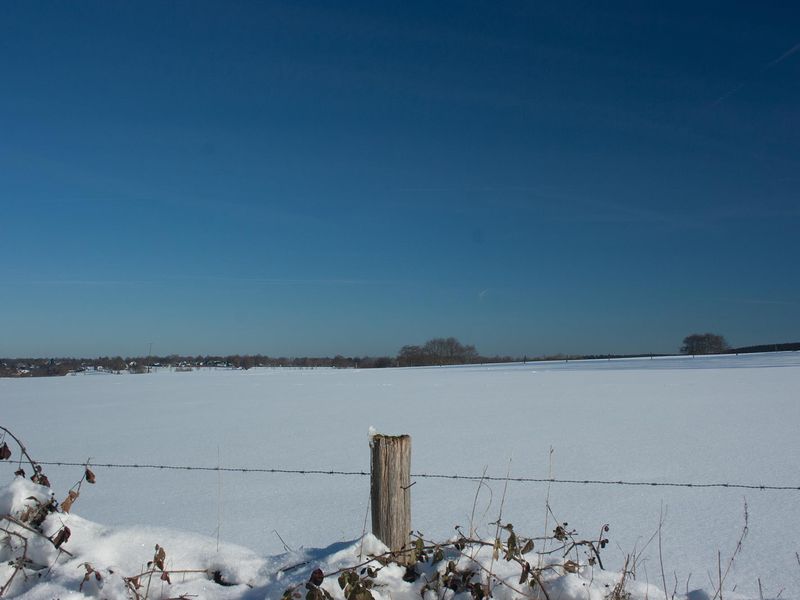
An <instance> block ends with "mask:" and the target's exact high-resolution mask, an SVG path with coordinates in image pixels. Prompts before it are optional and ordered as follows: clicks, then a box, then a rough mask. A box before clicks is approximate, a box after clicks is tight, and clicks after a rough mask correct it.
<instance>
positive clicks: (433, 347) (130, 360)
mask: <svg viewBox="0 0 800 600" xmlns="http://www.w3.org/2000/svg"><path fill="white" fill-rule="evenodd" d="M798 350H800V342H797V343H783V344H762V345H758V346H746V347H742V348H731V347H730V346H729V344H728V343H727V341H726V340H725V338H724V337H723V336H721V335H718V334H714V333H693V334H691V335H688V336H686V337H685V338H684V339H683V343H682V345H681V348H680V352H681V354H687V355H692V356H696V355H704V354H721V353H726V352H730V353H736V354H740V353H742V354H743V353H751V352H777V351H784V352H785V351H798ZM643 356H644V357H647V356H650V357H653V356H664V355H663V354H651V353H648V354H602V355H599V354H583V355H565V354H554V355H546V356H536V357H530V358H529V357H527V356H522V357H520V356H508V355H506V356H499V355H495V356H483V355H481V354H480V353H479V352H478V351H477V349H476V348H475V346H473V345H470V344H462V343H461V342H460V341H459V340H458V339H456V338H454V337H448V338H433V339H430V340H428V341H427V342H425V343H424V344H422V345H407V346H403V347H402V348H400V351H399V352H398V353H397V355H396V356H360V357H359V356H343V355H340V354H337V355H336V356H333V357H329V356H325V357H309V356H303V357H286V356H280V357H273V356H266V355H262V354H232V355H195V356H192V355H178V354H170V355H167V356H137V357H127V358H123V357H121V356H112V357H110V356H101V357H98V358H1V359H0V377H49V376H62V375H68V374H70V373H81V372H85V371H87V370H101V371H107V372H111V373H122V372H129V373H147V372H149V371H150V370H151V369H152V368H160V367H169V368H174V369H178V370H180V369H186V370H189V369H194V368H203V367H216V368H227V369H242V370H248V369H251V368H254V367H294V368H320V367H328V368H330V367H332V368H339V369H350V368H361V369H381V368H388V367H421V366H444V365H465V364H487V363H509V362H526V361H528V360H531V361H556V360H579V359H584V360H585V359H600V358H603V359H605V358H633V357H643Z"/></svg>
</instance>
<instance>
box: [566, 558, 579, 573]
mask: <svg viewBox="0 0 800 600" xmlns="http://www.w3.org/2000/svg"><path fill="white" fill-rule="evenodd" d="M579 568H580V565H578V563H576V562H575V561H572V560H568V561H567V562H565V563H564V570H565V571H566V572H567V573H577V572H578V569H579Z"/></svg>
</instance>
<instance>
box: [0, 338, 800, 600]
mask: <svg viewBox="0 0 800 600" xmlns="http://www.w3.org/2000/svg"><path fill="white" fill-rule="evenodd" d="M798 390H800V353H779V354H770V355H747V356H744V355H743V356H729V357H713V358H695V359H692V358H665V359H655V360H649V359H644V360H615V361H584V362H569V363H529V364H527V365H500V366H485V367H457V368H417V369H384V370H279V369H274V370H270V369H263V370H262V369H255V370H251V371H247V372H242V371H228V370H201V371H194V372H190V373H176V372H170V371H166V370H164V371H161V372H158V373H154V374H150V375H136V376H134V375H120V376H113V375H78V376H70V377H65V378H47V379H0V425H4V426H6V427H8V428H10V429H11V430H12V431H14V432H15V433H17V434H18V435H20V436H21V437H22V438H23V439H24V441H25V442H26V443H27V445H28V448H29V450H30V452H31V454H32V455H33V456H34V457H35V458H37V459H38V460H41V461H68V462H72V461H75V462H80V461H85V460H86V459H87V458H89V457H91V458H92V460H93V461H94V462H95V463H106V462H111V463H140V464H143V463H156V464H176V465H196V466H215V465H217V464H220V465H222V466H223V467H266V468H281V469H333V470H347V471H352V470H357V471H358V470H365V471H367V470H368V469H369V453H368V442H367V431H368V428H369V427H370V426H374V427H375V428H377V429H378V430H379V431H381V432H384V433H409V434H411V436H412V438H413V447H414V451H413V459H412V461H413V465H412V471H413V472H415V473H442V474H477V475H480V474H481V473H482V472H483V470H484V468H486V469H487V474H489V475H494V476H503V475H505V474H506V471H507V470H509V469H510V472H511V476H512V477H514V476H517V477H546V476H547V475H548V472H549V469H550V468H552V475H553V476H554V477H556V478H564V479H609V480H634V481H635V480H642V481H662V482H669V481H679V482H683V481H686V482H696V483H702V482H730V483H755V484H767V485H769V484H782V485H793V486H797V485H800V469H799V468H798V466H799V465H798V461H799V459H800V434H799V433H798V431H799V430H800V428H798V424H800V403H799V402H798V399H799V396H800V395H799V394H798ZM551 448H552V458H551V454H550V449H551ZM15 467H16V463H15V464H14V465H10V466H5V467H3V468H0V478H2V479H0V483H5V482H6V481H9V482H10V481H11V479H12V473H13V471H14V468H15ZM95 471H96V473H97V478H98V482H97V484H96V485H95V486H92V487H90V488H86V487H84V489H83V490H82V493H81V497H80V499H79V500H78V501H77V502H76V504H75V508H74V509H73V512H75V513H77V514H79V515H80V516H82V517H85V518H87V519H91V520H92V521H94V522H97V523H102V524H103V525H107V526H125V527H128V528H127V529H123V530H119V531H125V532H128V533H126V534H125V535H123V536H122V537H126V539H130V540H131V543H132V544H136V545H138V546H140V547H142V548H144V547H147V552H151V551H152V548H151V547H150V546H151V545H152V544H155V543H161V544H163V545H164V546H166V547H167V549H168V550H169V548H170V542H169V540H165V539H152V540H150V541H146V540H145V538H147V537H148V534H149V533H152V535H153V536H155V535H164V534H163V532H159V533H158V534H156V530H154V529H152V528H153V527H170V528H176V529H181V530H185V531H188V532H193V533H199V534H204V535H208V536H211V537H212V538H214V540H215V539H216V534H217V528H218V525H219V526H220V537H221V539H222V540H223V541H225V542H230V543H235V544H240V545H242V546H245V547H247V548H250V549H252V550H253V551H254V552H255V553H256V554H255V555H254V556H258V555H260V556H262V557H265V558H266V557H268V556H270V555H275V554H278V553H283V552H284V545H283V542H281V540H280V539H279V537H278V534H279V535H280V537H281V538H283V540H284V541H285V543H286V544H287V545H288V546H289V547H291V548H292V549H294V550H298V549H299V548H300V547H301V546H302V547H306V548H311V547H326V546H329V545H331V544H334V543H337V542H347V541H352V540H354V539H356V538H358V537H359V536H360V535H361V532H362V529H363V525H364V520H365V514H366V510H367V505H368V495H369V485H368V484H369V481H368V478H366V477H359V476H326V475H313V476H311V475H294V474H261V473H249V474H245V473H224V474H222V476H221V477H220V476H218V474H217V473H215V472H197V471H191V472H182V471H160V470H150V469H135V470H129V469H114V470H111V469H104V468H100V467H98V468H96V469H95ZM81 472H82V471H81V469H79V468H77V467H47V468H46V473H47V475H48V476H49V478H50V481H51V482H52V484H53V488H54V489H55V490H57V495H62V492H61V490H63V491H64V492H65V491H66V489H67V488H69V486H70V485H72V484H73V483H74V482H75V481H76V480H77V479H78V478H79V477H80V475H81ZM415 481H416V483H415V485H414V487H413V488H412V497H413V523H414V527H415V528H416V529H418V530H420V531H422V532H423V533H424V534H425V536H426V537H427V538H434V539H442V540H444V539H446V538H448V537H450V536H451V535H452V534H453V533H454V530H453V527H454V526H455V525H457V524H460V525H463V526H466V528H467V529H468V528H469V520H470V514H471V512H472V507H473V501H474V499H475V491H476V487H477V486H476V484H475V482H471V481H453V480H438V479H427V478H418V479H416V480H415ZM491 488H492V491H493V493H492V494H491V495H490V494H489V493H488V492H487V491H483V492H482V493H481V494H480V496H479V498H478V508H477V511H476V516H475V521H476V524H477V525H478V532H479V533H481V534H483V535H485V536H490V535H492V534H493V533H494V531H493V529H492V528H490V527H489V526H488V523H489V522H491V521H494V520H496V519H497V515H498V510H499V504H500V497H501V495H502V491H503V485H502V483H498V482H494V483H493V484H492V485H491ZM547 493H548V486H547V485H545V484H538V483H515V482H512V483H511V484H509V486H508V492H507V497H506V501H505V506H504V508H503V519H504V520H507V521H510V522H512V523H514V525H515V529H516V530H517V531H519V532H520V533H523V534H529V535H541V534H542V533H543V530H544V521H545V498H546V495H547ZM745 501H746V502H747V506H748V513H749V522H748V525H749V534H748V536H747V537H746V539H745V541H744V546H743V549H742V552H741V553H740V555H739V556H738V557H737V560H736V562H735V564H734V567H733V569H732V571H731V574H730V575H729V576H728V580H727V583H726V586H725V587H726V590H730V589H732V588H734V586H735V588H736V592H739V593H742V594H744V595H745V596H749V597H752V598H757V597H758V583H757V581H758V579H759V578H760V580H761V583H762V586H763V594H764V597H766V598H776V597H779V596H780V597H781V598H787V597H788V598H798V597H800V559H798V558H797V555H796V553H797V552H798V551H800V536H799V535H798V534H800V492H798V491H757V490H738V489H687V488H668V487H622V486H592V485H575V484H553V485H552V486H551V488H550V504H551V506H552V507H553V510H554V512H555V514H556V516H557V517H558V518H559V520H561V521H567V522H569V525H570V527H574V528H576V529H577V530H578V531H579V533H580V534H582V535H586V536H587V537H594V536H596V533H597V531H599V529H600V526H601V525H602V524H604V523H609V524H610V527H611V530H610V532H609V537H610V539H611V544H610V545H609V546H608V547H607V548H606V550H605V563H606V566H607V567H609V568H613V569H620V568H621V567H622V564H623V561H624V557H625V555H626V554H627V553H630V552H632V551H634V549H636V548H641V547H642V546H643V545H644V544H645V543H646V542H647V540H648V539H649V538H650V537H651V535H652V534H653V533H654V532H655V531H656V529H657V527H658V524H659V515H660V514H661V513H662V512H663V514H664V515H665V517H664V524H663V528H662V549H663V562H664V567H665V570H666V572H667V583H668V587H669V588H670V591H671V590H672V587H673V586H674V585H675V578H677V590H678V592H679V593H685V592H686V590H687V588H688V589H689V590H691V589H695V588H705V589H707V590H712V589H713V588H714V585H713V584H712V583H711V582H710V581H709V577H710V576H711V577H713V578H714V579H716V570H717V559H718V552H721V555H722V560H723V563H724V561H725V560H726V558H727V557H728V556H730V555H731V553H732V552H733V551H734V548H735V545H736V542H737V540H738V539H739V536H740V534H741V531H742V527H743V525H744V503H745ZM70 518H72V517H70ZM138 524H146V525H147V527H134V528H130V526H136V525H138ZM551 528H552V523H551ZM134 532H136V533H134ZM190 539H199V538H196V536H195V537H191V536H190ZM79 543H80V542H77V541H75V540H73V541H71V542H69V544H76V545H77V544H79ZM196 543H197V544H198V545H202V544H201V542H196ZM67 547H69V546H67ZM343 547H345V546H343ZM207 551H208V552H211V550H207ZM204 552H206V550H204ZM247 556H251V555H249V554H248V555H247ZM298 556H300V554H298ZM251 559H252V557H251ZM144 560H146V559H144ZM248 560H250V559H248ZM270 560H272V559H270ZM244 562H246V561H244ZM267 563H269V561H267V562H266V563H265V564H267ZM262 566H263V565H262ZM723 567H724V564H723ZM637 577H638V579H639V580H640V581H642V582H643V581H645V580H649V582H650V583H659V584H660V579H661V573H660V566H659V561H658V552H657V546H656V544H655V542H653V543H651V544H650V546H649V547H648V548H647V550H646V551H645V560H644V562H643V564H642V565H641V566H640V567H639V572H638V574H637ZM687 579H688V580H689V581H688V584H687ZM0 583H2V582H0ZM265 589H266V588H265ZM270 589H272V588H270ZM195 593H196V592H195ZM201 595H202V594H201ZM45 596H46V593H45ZM45 596H41V597H45ZM48 597H49V596H48ZM62 597H63V596H62ZM231 597H233V596H231ZM726 597H727V596H726Z"/></svg>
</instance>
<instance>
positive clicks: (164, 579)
mask: <svg viewBox="0 0 800 600" xmlns="http://www.w3.org/2000/svg"><path fill="white" fill-rule="evenodd" d="M161 581H166V582H167V583H169V584H171V583H172V581H170V579H169V573H167V572H166V571H164V572H163V573H162V574H161Z"/></svg>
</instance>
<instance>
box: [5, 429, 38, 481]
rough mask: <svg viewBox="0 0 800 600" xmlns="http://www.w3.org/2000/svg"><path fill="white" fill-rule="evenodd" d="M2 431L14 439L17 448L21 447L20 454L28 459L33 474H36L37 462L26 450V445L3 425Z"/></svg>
mask: <svg viewBox="0 0 800 600" xmlns="http://www.w3.org/2000/svg"><path fill="white" fill-rule="evenodd" d="M0 430H2V431H3V432H5V433H6V434H8V435H9V436H11V439H13V440H14V441H15V442H16V443H17V446H19V449H20V452H21V453H22V455H23V456H24V457H25V458H26V459H28V463H30V465H31V469H33V472H34V473H36V461H35V460H33V459H32V458H31V455H30V454H28V450H27V449H26V448H25V444H23V443H22V440H20V439H19V438H18V437H17V436H15V435H14V434H13V433H12V432H11V431H10V430H9V429H6V428H5V427H3V426H2V425H0Z"/></svg>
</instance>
